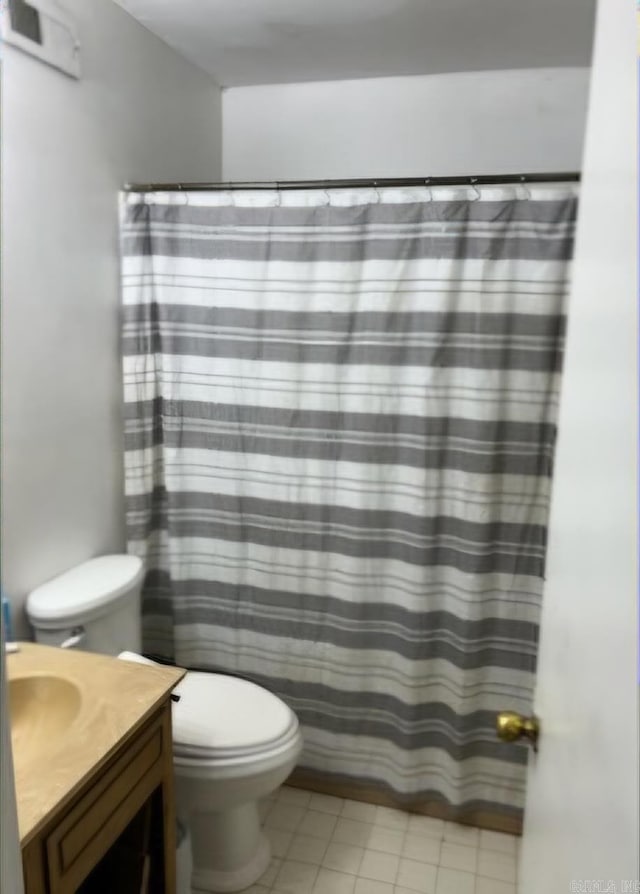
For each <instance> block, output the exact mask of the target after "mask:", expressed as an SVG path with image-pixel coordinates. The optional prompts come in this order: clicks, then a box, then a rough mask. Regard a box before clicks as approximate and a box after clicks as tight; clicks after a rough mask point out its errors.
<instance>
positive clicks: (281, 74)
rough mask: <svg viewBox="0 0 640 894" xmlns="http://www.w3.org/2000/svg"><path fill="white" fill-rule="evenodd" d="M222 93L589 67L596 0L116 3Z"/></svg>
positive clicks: (134, 0)
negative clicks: (251, 86) (373, 79)
mask: <svg viewBox="0 0 640 894" xmlns="http://www.w3.org/2000/svg"><path fill="white" fill-rule="evenodd" d="M116 2H117V3H119V4H120V6H122V7H124V9H126V10H127V11H128V12H129V13H131V15H132V16H134V17H135V18H136V19H138V21H140V22H141V23H142V24H143V25H144V26H145V27H146V28H148V29H149V30H150V31H153V32H154V33H155V34H157V35H158V36H159V37H161V38H162V39H163V40H164V41H165V42H166V43H168V44H169V45H170V46H172V47H174V48H175V49H176V50H178V52H180V53H181V54H182V55H183V56H186V57H187V58H188V59H190V60H191V61H192V62H194V63H196V64H197V65H199V66H200V67H201V68H203V69H204V70H205V71H207V72H209V73H210V74H211V75H212V76H213V77H214V78H215V80H216V81H217V82H218V83H219V84H220V85H221V86H223V87H233V86H239V85H247V84H277V83H290V82H296V81H325V80H342V79H347V78H366V77H385V76H390V75H417V74H435V73H438V72H452V71H482V70H486V69H500V68H538V67H544V66H550V67H555V66H560V67H562V66H586V65H589V64H590V56H591V40H592V33H593V21H594V8H595V0H179V2H171V0H116Z"/></svg>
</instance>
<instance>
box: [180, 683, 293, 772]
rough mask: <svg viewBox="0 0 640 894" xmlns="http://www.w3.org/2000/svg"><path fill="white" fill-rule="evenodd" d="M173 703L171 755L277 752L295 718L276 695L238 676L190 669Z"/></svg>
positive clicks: (235, 756)
mask: <svg viewBox="0 0 640 894" xmlns="http://www.w3.org/2000/svg"><path fill="white" fill-rule="evenodd" d="M174 692H175V694H176V695H178V696H180V701H178V702H174V704H173V708H172V720H173V746H174V758H176V759H177V761H178V762H180V759H187V761H188V762H189V763H191V761H193V760H195V761H203V762H206V763H207V764H210V763H212V762H213V763H224V764H226V763H231V764H233V763H237V762H245V761H246V760H247V759H251V758H263V757H266V756H268V755H271V753H273V752H276V753H279V752H280V751H281V749H282V748H283V746H288V744H289V743H290V742H291V740H293V739H295V738H296V736H297V735H298V719H297V717H296V715H295V714H294V712H293V711H292V710H291V709H290V708H289V707H288V706H287V705H286V704H285V703H284V702H283V701H282V700H281V699H279V698H278V697H277V696H276V695H274V694H273V693H271V692H268V691H267V690H266V689H263V688H262V687H261V686H258V685H257V684H256V683H252V682H250V681H249V680H244V679H241V678H239V677H232V676H229V675H227V674H216V673H198V672H193V671H191V672H189V673H187V675H186V676H185V677H184V679H183V680H181V682H180V683H179V684H178V686H176V688H175V690H174Z"/></svg>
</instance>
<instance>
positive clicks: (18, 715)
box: [9, 674, 82, 760]
mask: <svg viewBox="0 0 640 894" xmlns="http://www.w3.org/2000/svg"><path fill="white" fill-rule="evenodd" d="M81 702H82V699H81V695H80V690H79V689H78V687H77V686H75V685H74V684H73V683H71V682H69V680H65V679H64V678H63V677H57V676H54V675H51V674H38V675H33V676H28V677H15V678H14V679H12V680H9V716H10V718H11V743H12V747H13V751H14V754H16V755H19V756H20V759H21V760H25V759H27V760H28V759H29V758H30V757H31V756H33V757H35V756H37V755H38V754H40V755H42V751H43V748H49V747H51V746H52V745H54V744H55V741H56V740H57V739H58V738H59V737H60V736H62V735H64V734H66V733H67V731H68V729H69V726H70V724H71V723H72V722H73V720H74V719H75V718H76V717H77V715H78V714H79V713H80V705H81Z"/></svg>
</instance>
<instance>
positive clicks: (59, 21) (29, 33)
mask: <svg viewBox="0 0 640 894" xmlns="http://www.w3.org/2000/svg"><path fill="white" fill-rule="evenodd" d="M0 21H1V23H2V38H3V40H4V41H6V43H8V44H11V45H12V46H14V47H17V48H18V49H20V50H23V51H24V52H25V53H29V54H30V55H31V56H35V57H36V58H37V59H40V60H41V61H42V62H46V63H47V64H48V65H52V66H53V67H54V68H58V69H60V71H63V72H64V73H65V74H68V75H71V77H74V78H79V77H80V43H79V40H78V27H77V24H76V22H75V21H74V19H73V18H72V17H71V16H70V15H69V13H68V12H66V11H65V10H64V9H62V8H61V7H60V6H58V4H57V3H56V2H54V0H30V2H29V3H27V2H26V0H4V2H3V3H2V17H1V19H0Z"/></svg>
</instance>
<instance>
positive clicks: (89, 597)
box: [26, 555, 143, 655]
mask: <svg viewBox="0 0 640 894" xmlns="http://www.w3.org/2000/svg"><path fill="white" fill-rule="evenodd" d="M142 579H143V565H142V561H141V559H139V558H138V556H127V555H112V556H98V557H97V558H95V559H90V560H89V561H88V562H84V563H83V564H82V565H77V566H76V567H75V568H70V569H69V570H68V571H65V572H64V573H63V574H60V575H58V577H54V578H53V579H52V580H50V581H47V582H46V583H44V584H42V585H41V586H39V587H36V589H35V590H33V591H32V592H31V593H29V595H28V597H27V604H26V609H27V617H28V618H29V623H30V624H31V626H32V627H33V631H34V635H35V640H36V642H38V643H42V644H44V645H47V646H61V645H63V644H65V645H67V646H68V647H72V648H77V649H83V650H84V651H87V652H101V653H103V654H105V655H117V654H118V653H119V652H122V651H125V650H128V651H131V652H139V651H140V649H141V644H142V635H141V624H140V589H141V587H142Z"/></svg>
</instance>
